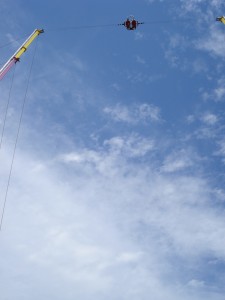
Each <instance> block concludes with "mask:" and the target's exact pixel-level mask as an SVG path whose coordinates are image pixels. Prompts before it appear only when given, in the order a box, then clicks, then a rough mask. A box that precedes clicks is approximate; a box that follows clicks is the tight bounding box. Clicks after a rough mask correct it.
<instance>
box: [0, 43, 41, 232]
mask: <svg viewBox="0 0 225 300" xmlns="http://www.w3.org/2000/svg"><path fill="white" fill-rule="evenodd" d="M36 50H37V42H36V45H35V49H34V54H33V57H32V61H31V66H30V70H29V74H28V80H27V85H26V89H25V94H24V98H23V104H22V110H21V114H20V119H19V125H18V130H17V135H16V141H15V145H14V150H13V156H12V161H11V166H10V172H9V177H8V182H7V187H6V192H5V199H4V204H3V209H2V214H1V221H0V232H1V231H2V224H3V219H4V215H5V208H6V202H7V198H8V191H9V186H10V180H11V176H12V170H13V164H14V160H15V154H16V148H17V144H18V139H19V133H20V128H21V124H22V119H23V113H24V108H25V103H26V100H27V94H28V89H29V85H30V78H31V72H32V69H33V64H34V57H35V54H36Z"/></svg>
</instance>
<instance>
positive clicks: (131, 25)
mask: <svg viewBox="0 0 225 300" xmlns="http://www.w3.org/2000/svg"><path fill="white" fill-rule="evenodd" d="M138 24H139V23H138V22H137V21H136V20H135V19H131V20H130V19H129V18H127V19H126V21H125V22H124V23H123V25H124V26H125V27H126V29H128V30H135V29H136V28H137V25H138Z"/></svg>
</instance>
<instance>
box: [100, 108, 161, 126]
mask: <svg viewBox="0 0 225 300" xmlns="http://www.w3.org/2000/svg"><path fill="white" fill-rule="evenodd" d="M103 112H104V113H106V114H107V115H110V116H111V118H112V119H113V120H114V121H117V122H125V123H130V124H138V123H140V122H145V121H152V122H160V121H161V116H160V109H159V108H158V107H157V106H154V105H152V104H147V103H143V104H140V105H139V106H137V105H136V106H133V107H131V108H130V107H128V106H125V105H121V104H117V105H116V106H114V107H105V108H104V109H103Z"/></svg>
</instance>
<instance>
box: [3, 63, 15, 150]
mask: <svg viewBox="0 0 225 300" xmlns="http://www.w3.org/2000/svg"><path fill="white" fill-rule="evenodd" d="M15 70H16V65H15V66H14V68H13V74H12V79H11V84H10V89H9V95H8V101H7V105H6V110H5V115H4V121H3V126H2V133H1V140H0V150H1V148H2V141H3V136H4V132H5V124H6V118H7V115H8V110H9V103H10V99H11V93H12V87H13V82H14V76H15Z"/></svg>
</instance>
